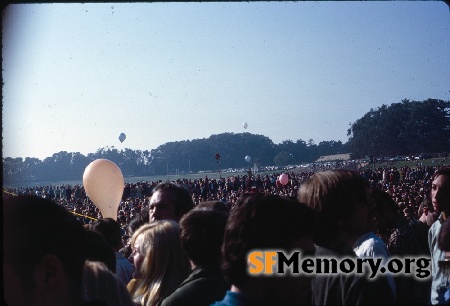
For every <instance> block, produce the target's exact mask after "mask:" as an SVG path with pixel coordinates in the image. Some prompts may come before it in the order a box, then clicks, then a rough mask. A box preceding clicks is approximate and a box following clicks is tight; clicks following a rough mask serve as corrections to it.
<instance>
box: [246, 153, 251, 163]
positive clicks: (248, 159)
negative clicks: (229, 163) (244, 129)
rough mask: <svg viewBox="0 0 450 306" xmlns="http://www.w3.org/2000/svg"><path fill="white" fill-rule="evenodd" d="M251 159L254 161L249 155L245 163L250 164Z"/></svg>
mask: <svg viewBox="0 0 450 306" xmlns="http://www.w3.org/2000/svg"><path fill="white" fill-rule="evenodd" d="M251 159H252V158H251V157H250V156H249V155H247V156H246V157H245V161H246V162H247V163H249V162H250V160H251Z"/></svg>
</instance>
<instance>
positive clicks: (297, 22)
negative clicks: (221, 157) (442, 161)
mask: <svg viewBox="0 0 450 306" xmlns="http://www.w3.org/2000/svg"><path fill="white" fill-rule="evenodd" d="M2 22H3V35H2V43H3V50H2V55H3V63H2V68H3V72H2V73H3V82H4V85H3V91H2V94H3V112H2V126H3V130H2V136H3V142H2V145H3V152H2V153H3V157H37V158H39V159H44V158H46V157H49V156H52V155H53V154H54V153H57V152H60V151H67V152H80V153H82V154H84V155H87V154H88V153H95V152H96V151H97V149H99V148H103V147H112V146H114V147H115V148H117V149H119V150H122V149H125V148H130V149H133V150H151V149H156V148H157V147H158V146H159V145H162V144H164V143H166V142H171V141H182V140H188V139H189V140H192V139H198V138H208V137H209V136H210V135H212V134H221V133H226V132H230V133H242V132H250V133H253V134H259V135H264V136H267V137H269V138H270V139H271V140H272V141H273V142H274V143H276V144H278V143H280V142H282V141H283V140H288V139H290V140H292V141H294V142H295V141H296V140H298V139H302V140H304V141H306V142H307V141H308V140H309V139H313V140H314V141H315V143H317V144H318V143H319V142H321V141H329V140H335V141H338V140H340V141H342V142H344V143H345V142H347V140H348V137H347V129H348V128H349V124H350V123H353V122H355V121H356V120H357V119H359V118H361V117H362V116H363V115H364V114H366V113H367V112H369V111H370V109H372V108H373V109H376V108H377V107H379V106H381V105H382V104H385V105H390V104H392V103H397V102H401V100H402V99H410V100H416V101H421V100H425V99H428V98H435V99H444V100H450V9H449V6H448V5H446V4H445V3H444V2H442V1H425V2H420V1H381V2H373V1H363V2H328V1H324V2H225V3H220V2H218V3H210V2H208V3H179V2H176V3H111V4H107V3H101V4H92V3H87V4H14V5H10V6H8V7H7V8H6V10H5V11H3V18H2ZM244 122H247V123H248V128H247V129H244V128H243V123H244ZM121 132H123V133H125V134H126V135H127V139H126V140H125V141H124V142H123V143H120V141H119V140H118V136H119V134H120V133H121Z"/></svg>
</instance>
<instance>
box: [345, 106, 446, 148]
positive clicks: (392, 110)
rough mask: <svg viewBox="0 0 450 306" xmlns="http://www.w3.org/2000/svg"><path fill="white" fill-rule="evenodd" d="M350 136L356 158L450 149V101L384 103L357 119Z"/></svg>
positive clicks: (350, 130) (348, 143) (349, 132)
mask: <svg viewBox="0 0 450 306" xmlns="http://www.w3.org/2000/svg"><path fill="white" fill-rule="evenodd" d="M347 135H348V136H350V138H349V140H348V142H347V144H346V145H347V146H348V149H349V150H350V151H351V152H352V153H353V154H354V156H355V157H362V156H365V155H375V156H380V155H409V154H414V153H418V152H420V151H425V152H443V151H446V150H448V149H449V148H450V101H444V100H436V99H428V100H425V101H409V100H402V102H400V103H394V104H392V105H391V106H386V105H384V104H383V105H382V106H381V107H379V108H377V109H376V110H373V109H371V110H370V111H369V112H368V113H367V114H365V115H364V116H363V117H362V118H360V119H358V120H356V122H355V123H353V124H352V125H351V127H350V128H349V129H348V131H347Z"/></svg>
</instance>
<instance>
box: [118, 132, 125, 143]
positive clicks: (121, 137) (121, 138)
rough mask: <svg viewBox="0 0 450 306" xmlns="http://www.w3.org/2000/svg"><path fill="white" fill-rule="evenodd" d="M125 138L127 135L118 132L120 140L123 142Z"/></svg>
mask: <svg viewBox="0 0 450 306" xmlns="http://www.w3.org/2000/svg"><path fill="white" fill-rule="evenodd" d="M126 138H127V135H125V134H124V133H120V135H119V140H120V142H123V141H124V140H125V139H126Z"/></svg>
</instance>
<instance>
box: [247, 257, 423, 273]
mask: <svg viewBox="0 0 450 306" xmlns="http://www.w3.org/2000/svg"><path fill="white" fill-rule="evenodd" d="M247 258H248V263H249V267H248V273H249V274H250V275H267V276H269V275H281V274H285V273H291V274H298V275H299V276H300V275H327V274H341V273H343V274H352V273H356V274H364V275H366V276H368V277H369V278H370V279H374V278H376V277H377V276H378V275H381V274H388V273H389V274H394V275H411V276H415V277H416V278H418V279H427V278H428V277H430V275H431V267H430V262H431V259H430V258H426V257H405V258H400V257H392V258H390V259H389V260H383V259H382V258H349V257H347V258H339V259H337V258H332V257H302V256H301V252H300V251H296V252H292V253H291V254H289V255H286V254H285V253H284V252H282V251H277V250H270V251H268V250H264V251H252V252H250V253H249V254H248V257H247Z"/></svg>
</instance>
